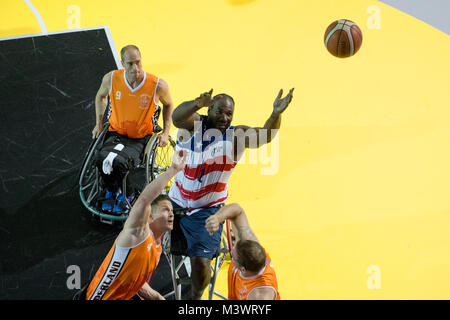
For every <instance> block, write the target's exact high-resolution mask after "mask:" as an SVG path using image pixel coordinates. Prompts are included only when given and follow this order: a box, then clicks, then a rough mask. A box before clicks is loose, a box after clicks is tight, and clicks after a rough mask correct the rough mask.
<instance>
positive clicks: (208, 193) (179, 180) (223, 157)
mask: <svg viewBox="0 0 450 320" xmlns="http://www.w3.org/2000/svg"><path fill="white" fill-rule="evenodd" d="M200 117H201V124H200V125H199V123H196V125H195V127H194V134H193V135H192V137H190V139H189V140H187V141H183V142H181V141H179V139H178V141H177V146H176V148H175V150H186V151H188V153H189V154H188V159H187V161H186V167H185V168H184V170H183V171H180V172H178V173H177V174H176V175H175V178H174V181H173V184H172V186H171V187H170V190H169V197H170V198H171V199H172V200H173V201H174V202H175V203H176V204H178V205H179V206H181V207H183V208H186V209H188V210H190V212H189V213H188V214H192V213H194V212H196V211H198V210H200V208H207V207H212V206H216V205H219V204H222V203H225V202H226V201H227V199H228V179H229V178H230V175H231V173H232V172H233V169H234V167H235V166H236V164H237V161H234V156H233V140H234V129H233V126H230V127H229V128H228V129H227V130H226V131H225V132H224V133H223V134H221V133H220V131H219V130H218V129H207V128H206V122H207V119H208V117H207V116H200Z"/></svg>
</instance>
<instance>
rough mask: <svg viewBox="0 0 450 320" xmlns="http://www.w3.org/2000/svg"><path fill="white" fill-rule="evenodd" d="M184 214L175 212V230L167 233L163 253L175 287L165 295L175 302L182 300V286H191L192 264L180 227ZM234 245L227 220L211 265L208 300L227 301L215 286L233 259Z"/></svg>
mask: <svg viewBox="0 0 450 320" xmlns="http://www.w3.org/2000/svg"><path fill="white" fill-rule="evenodd" d="M183 214H184V213H183V212H181V213H180V212H174V215H175V220H174V228H173V230H172V231H170V232H166V234H165V235H164V238H163V247H162V251H163V254H164V256H165V257H166V259H167V262H168V264H169V267H170V273H171V278H172V286H173V290H172V291H170V292H169V293H166V294H164V295H163V296H164V298H166V299H167V298H168V297H171V296H174V298H175V300H182V299H183V298H182V291H183V290H182V285H190V284H191V279H190V276H191V264H190V259H189V257H188V256H186V253H185V252H186V249H187V244H186V239H185V237H184V235H183V231H182V230H181V227H180V225H179V221H180V219H181V217H182V216H183ZM234 243H235V237H234V234H233V230H232V229H231V225H230V222H229V221H228V220H227V221H226V225H225V227H224V228H223V230H222V237H221V242H220V245H219V247H218V248H217V251H216V253H215V255H214V257H213V259H212V261H211V264H210V270H211V278H210V281H209V285H208V300H212V299H213V297H214V296H217V297H219V298H221V299H223V300H227V297H226V296H224V295H222V294H220V293H219V292H217V291H215V285H216V280H217V276H218V274H219V270H220V268H221V267H222V265H223V263H224V262H225V259H230V258H231V250H232V249H233V245H234ZM183 266H184V268H185V272H186V274H187V277H186V276H183V275H182V272H181V267H183Z"/></svg>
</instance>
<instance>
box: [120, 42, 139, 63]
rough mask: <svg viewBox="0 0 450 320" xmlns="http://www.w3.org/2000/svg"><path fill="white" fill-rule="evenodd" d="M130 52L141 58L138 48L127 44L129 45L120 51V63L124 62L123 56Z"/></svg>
mask: <svg viewBox="0 0 450 320" xmlns="http://www.w3.org/2000/svg"><path fill="white" fill-rule="evenodd" d="M131 51H137V53H138V54H139V56H141V52H140V51H139V48H138V47H136V46H135V45H134V44H129V45H127V46H125V47H123V48H122V50H120V58H121V59H122V61H124V60H125V55H128V54H129V53H130V52H131Z"/></svg>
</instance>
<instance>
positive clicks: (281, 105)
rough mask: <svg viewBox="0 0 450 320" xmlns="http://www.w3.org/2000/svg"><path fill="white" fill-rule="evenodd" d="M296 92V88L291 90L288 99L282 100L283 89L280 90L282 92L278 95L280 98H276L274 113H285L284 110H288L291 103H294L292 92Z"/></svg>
mask: <svg viewBox="0 0 450 320" xmlns="http://www.w3.org/2000/svg"><path fill="white" fill-rule="evenodd" d="M293 91H294V88H292V89H291V90H289V93H288V94H287V95H286V97H284V98H281V96H282V95H283V89H280V92H279V93H278V96H277V97H276V98H275V101H274V102H273V112H275V113H276V114H281V113H283V111H284V110H286V108H287V106H288V105H289V103H291V101H292V92H293Z"/></svg>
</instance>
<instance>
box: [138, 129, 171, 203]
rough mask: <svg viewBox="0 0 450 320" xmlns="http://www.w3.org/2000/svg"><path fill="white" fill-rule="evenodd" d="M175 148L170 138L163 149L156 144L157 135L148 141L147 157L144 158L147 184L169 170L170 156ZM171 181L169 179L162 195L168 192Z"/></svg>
mask: <svg viewBox="0 0 450 320" xmlns="http://www.w3.org/2000/svg"><path fill="white" fill-rule="evenodd" d="M175 146H176V143H175V141H174V140H173V139H172V138H171V137H170V136H169V143H168V144H167V146H165V147H160V146H159V144H158V142H157V135H155V136H154V137H153V138H152V139H151V140H150V141H149V147H148V151H147V153H146V154H147V156H146V157H145V158H146V159H145V174H146V179H147V183H150V182H151V181H153V180H154V179H156V178H157V177H158V176H160V175H161V174H163V173H164V172H166V171H167V169H168V168H170V166H171V165H172V156H173V152H174V150H175ZM173 179H174V178H172V179H170V181H169V183H168V184H167V186H166V187H165V188H164V190H163V192H162V193H164V194H167V193H168V192H169V189H170V186H171V185H172V182H173Z"/></svg>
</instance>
